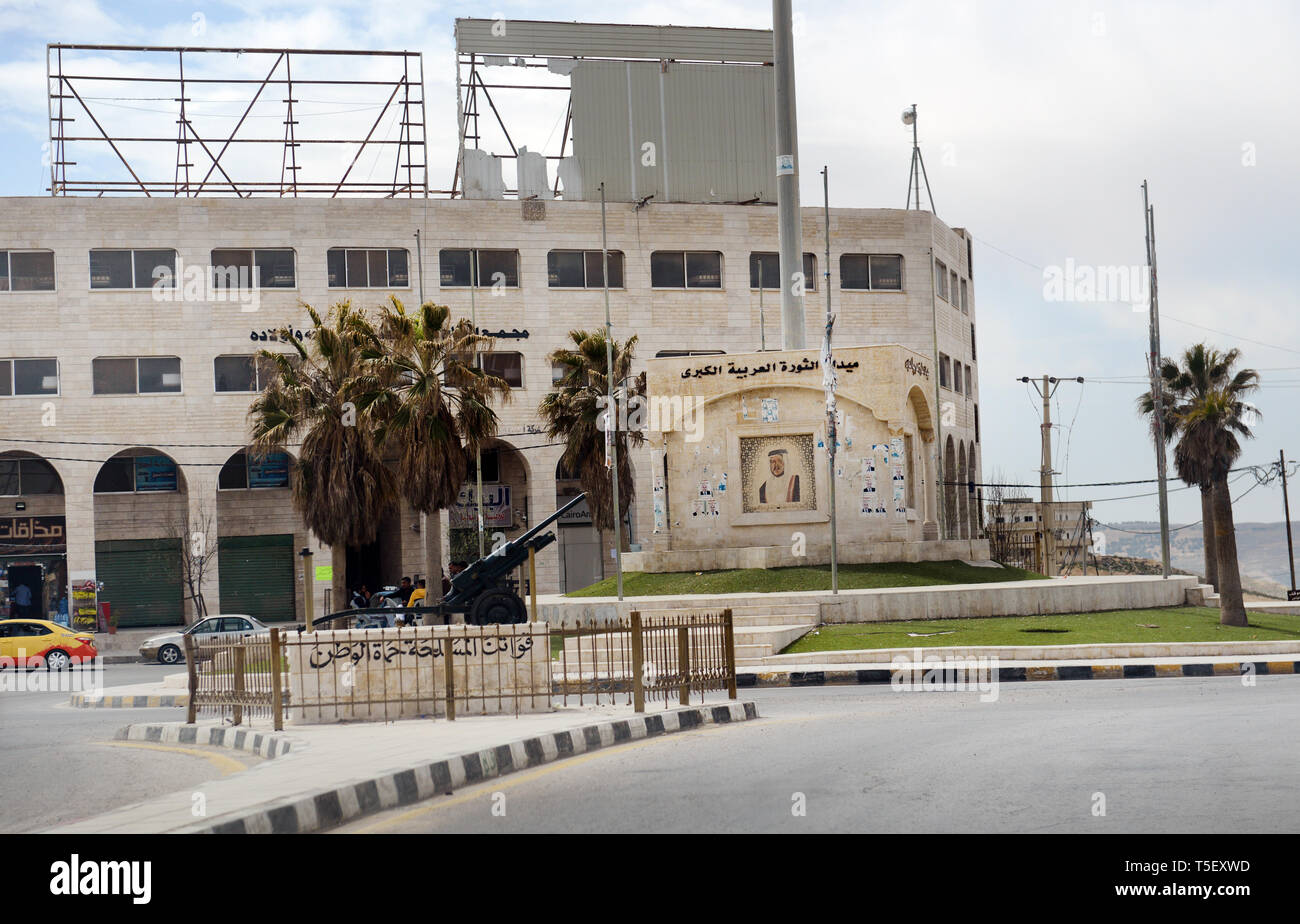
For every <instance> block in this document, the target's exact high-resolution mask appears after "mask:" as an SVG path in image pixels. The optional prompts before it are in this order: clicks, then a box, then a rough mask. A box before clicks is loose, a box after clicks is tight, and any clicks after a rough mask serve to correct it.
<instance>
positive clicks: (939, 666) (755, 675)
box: [736, 661, 1300, 689]
mask: <svg viewBox="0 0 1300 924" xmlns="http://www.w3.org/2000/svg"><path fill="white" fill-rule="evenodd" d="M974 663H975V662H971V664H972V666H973V665H974ZM917 667H919V668H920V669H921V670H923V671H924V670H929V669H930V665H929V664H924V665H920V664H918V665H917ZM933 667H934V669H935V670H936V671H939V672H942V671H945V670H951V669H952V667H951V666H950V665H948V664H946V663H945V662H943V661H936V662H935V663H934V665H933ZM912 669H913V668H912V667H911V666H910V665H909V666H908V667H906V668H904V671H905V672H906V673H908V674H910V673H911V671H912ZM1246 674H1300V661H1216V662H1213V663H1208V662H1202V663H1190V664H1177V663H1172V664H1171V663H1165V662H1133V663H1127V664H1044V665H1039V666H1029V667H999V668H998V669H997V680H998V683H1019V682H1022V681H1028V680H1138V679H1148V678H1155V677H1241V676H1243V675H1246ZM893 677H894V671H893V670H891V669H889V668H865V669H854V670H833V671H825V670H823V671H754V672H749V673H743V674H739V673H738V674H736V686H737V687H745V688H749V689H752V688H754V687H822V686H827V687H829V686H845V685H849V684H887V683H890V682H891V681H892V680H893Z"/></svg>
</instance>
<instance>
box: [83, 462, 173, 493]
mask: <svg viewBox="0 0 1300 924" xmlns="http://www.w3.org/2000/svg"><path fill="white" fill-rule="evenodd" d="M176 485H177V478H176V463H175V462H173V461H172V460H171V459H170V458H168V457H167V456H114V457H113V458H111V459H109V460H108V461H107V462H105V463H104V464H103V465H101V466H100V468H99V473H98V474H97V475H96V476H95V487H94V492H95V493H96V494H131V493H143V492H146V491H175V490H176Z"/></svg>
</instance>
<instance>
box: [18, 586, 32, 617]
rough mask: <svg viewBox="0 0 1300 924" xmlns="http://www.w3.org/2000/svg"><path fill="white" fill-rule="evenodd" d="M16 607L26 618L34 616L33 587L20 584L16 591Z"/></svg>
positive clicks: (20, 614)
mask: <svg viewBox="0 0 1300 924" xmlns="http://www.w3.org/2000/svg"><path fill="white" fill-rule="evenodd" d="M14 607H15V608H16V609H17V611H18V615H19V616H20V617H21V618H24V619H30V618H31V616H32V589H31V588H30V587H28V586H27V585H26V584H19V585H18V589H17V590H15V591H14Z"/></svg>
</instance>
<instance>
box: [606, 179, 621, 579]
mask: <svg viewBox="0 0 1300 924" xmlns="http://www.w3.org/2000/svg"><path fill="white" fill-rule="evenodd" d="M600 253H601V266H602V272H601V277H602V278H601V288H603V289H604V290H605V391H606V397H607V398H608V401H607V403H606V405H605V413H606V414H607V415H608V416H607V417H606V418H605V420H606V423H605V426H606V429H607V432H609V434H610V436H609V447H610V454H609V460H608V461H609V462H610V463H611V464H610V478H611V479H612V481H613V486H614V573H615V582H616V583H617V585H618V599H620V600H622V599H623V530H622V524H621V522H620V521H621V520H622V519H623V517H622V515H621V514H622V511H621V510H620V509H619V500H618V404H617V403H615V401H614V376H615V375H616V373H615V372H614V326H613V324H612V323H611V322H610V319H609V232H608V230H607V228H606V224H605V184H604V183H603V182H602V183H601V184H600ZM610 427H612V428H613V430H612V431H610V430H609V429H608V428H610Z"/></svg>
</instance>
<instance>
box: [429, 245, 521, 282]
mask: <svg viewBox="0 0 1300 924" xmlns="http://www.w3.org/2000/svg"><path fill="white" fill-rule="evenodd" d="M475 264H477V265H475ZM471 270H472V271H473V272H472V274H471ZM438 272H439V276H440V279H441V285H442V286H443V287H444V288H454V287H461V286H468V285H469V284H470V282H471V275H472V277H473V278H472V281H473V283H474V286H475V287H476V288H477V287H491V286H494V285H503V286H506V287H507V288H511V289H516V288H518V287H519V251H517V250H440V251H438Z"/></svg>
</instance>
